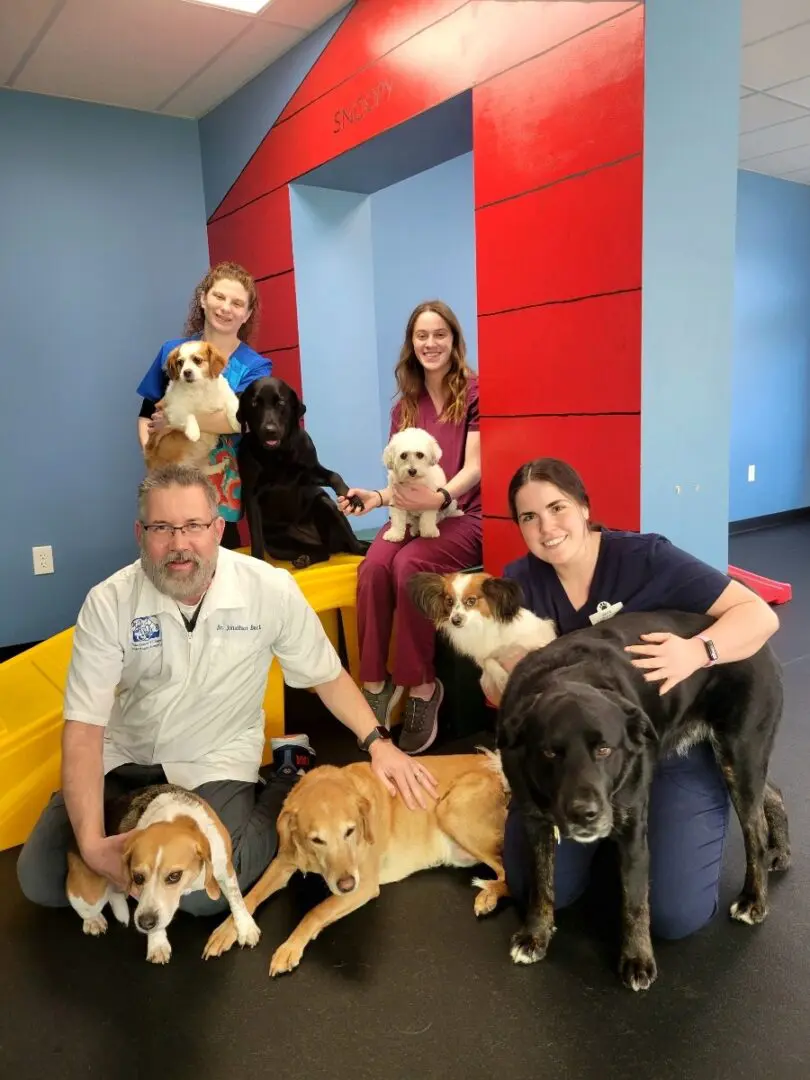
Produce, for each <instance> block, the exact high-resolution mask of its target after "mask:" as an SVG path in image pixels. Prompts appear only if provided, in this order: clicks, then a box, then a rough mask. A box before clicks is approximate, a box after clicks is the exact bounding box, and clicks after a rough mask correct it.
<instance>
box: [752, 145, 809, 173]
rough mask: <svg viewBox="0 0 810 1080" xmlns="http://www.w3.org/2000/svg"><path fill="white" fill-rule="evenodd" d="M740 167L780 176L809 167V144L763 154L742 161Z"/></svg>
mask: <svg viewBox="0 0 810 1080" xmlns="http://www.w3.org/2000/svg"><path fill="white" fill-rule="evenodd" d="M741 167H742V168H743V169H751V170H752V171H753V172H767V173H770V175H772V176H782V175H784V173H787V172H795V171H796V170H797V169H810V146H797V147H794V148H793V149H791V150H782V151H780V152H779V153H777V154H763V155H762V156H761V157H756V158H751V159H750V160H747V161H743V162H742V164H741Z"/></svg>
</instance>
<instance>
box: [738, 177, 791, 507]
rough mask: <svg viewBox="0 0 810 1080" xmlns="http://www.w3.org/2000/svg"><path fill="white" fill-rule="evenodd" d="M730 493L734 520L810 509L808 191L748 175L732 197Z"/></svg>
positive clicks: (741, 179)
mask: <svg viewBox="0 0 810 1080" xmlns="http://www.w3.org/2000/svg"><path fill="white" fill-rule="evenodd" d="M749 465H755V466H756V479H755V480H754V482H753V483H749V482H748V466H749ZM730 496H731V502H730V511H729V512H730V517H731V520H732V521H740V520H743V519H745V518H750V517H758V516H759V515H761V514H776V513H780V512H781V511H783V510H795V509H797V508H799V507H805V506H810V187H806V186H805V185H803V184H792V183H789V182H788V181H787V180H777V179H775V178H773V177H770V176H760V175H758V174H757V173H751V172H740V174H739V183H738V197H737V263H736V294H735V304H734V368H733V381H732V412H731V461H730Z"/></svg>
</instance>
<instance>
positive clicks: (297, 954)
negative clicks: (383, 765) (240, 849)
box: [203, 751, 509, 976]
mask: <svg viewBox="0 0 810 1080" xmlns="http://www.w3.org/2000/svg"><path fill="white" fill-rule="evenodd" d="M428 767H429V768H430V771H431V772H432V773H433V775H434V776H435V777H436V780H437V783H438V792H437V799H436V802H435V803H434V804H432V805H430V806H429V807H428V809H426V810H409V809H408V808H407V807H406V805H405V803H404V802H403V800H402V799H401V798H393V799H392V798H391V796H390V795H389V794H388V791H387V789H386V788H385V786H384V784H383V782H382V781H381V780H380V779H378V778H377V777H376V776H375V775H374V773H373V772H372V771H371V766H370V764H369V763H368V762H358V763H356V764H353V765H347V766H345V767H344V768H336V767H335V766H332V765H322V766H320V767H319V768H317V769H313V770H312V771H311V772H309V773H307V774H306V775H305V776H303V777H301V779H300V780H299V781H298V783H297V784H296V785H295V787H294V788H293V789H292V791H291V792H290V793H289V795H288V796H287V798H286V799H285V800H284V805H283V807H282V809H281V813H280V815H279V818H278V836H279V847H278V853H277V855H276V857H275V859H274V860H273V861H272V862H271V863H270V865H269V867H268V868H267V870H265V872H264V874H263V875H262V876H261V877H260V878H259V880H258V882H257V883H256V884H255V885H254V886H253V888H252V889H251V890H250V892H249V893H248V894H247V896H246V897H245V906H246V908H247V910H248V911H249V912H251V913H253V912H254V911H255V910H256V908H257V907H258V906H259V904H261V903H262V902H263V901H264V900H266V899H267V898H268V896H270V895H271V894H272V893H274V892H278V891H279V890H280V889H283V888H284V887H285V885H286V884H287V882H288V881H289V880H290V878H291V877H292V876H293V874H294V873H295V871H296V870H300V871H301V872H302V873H305V874H306V873H313V874H320V875H321V876H322V877H323V879H324V880H325V882H326V884H327V886H328V887H329V891H330V893H331V894H332V895H331V896H330V897H328V898H327V899H326V900H324V901H323V903H321V904H318V905H317V906H316V907H315V908H313V909H312V911H310V912H309V913H308V914H307V915H305V916H304V918H303V919H302V920H301V922H300V923H299V924H298V926H297V927H296V928H295V930H293V932H292V934H291V935H290V937H289V938H288V939H287V941H285V942H284V944H283V945H281V946H279V948H278V949H276V951H275V953H274V954H273V959H272V961H271V964H270V974H271V975H272V976H275V975H280V974H282V973H283V972H287V971H292V970H293V968H296V967H297V966H298V964H299V963H300V961H301V956H302V955H303V952H304V949H305V948H306V946H307V945H308V943H309V942H310V941H312V940H313V939H314V938H316V937H317V936H318V934H319V933H320V932H321V930H323V929H324V927H326V926H329V924H330V923H333V922H336V921H337V920H338V919H342V918H343V917H344V916H345V915H349V914H350V913H351V912H352V911H356V910H357V909H358V908H360V907H362V906H363V905H364V904H366V903H368V901H369V900H373V899H374V898H375V897H376V896H378V895H379V892H380V886H381V885H386V884H388V883H389V882H392V881H401V880H402V879H403V878H406V877H409V876H410V875H411V874H414V873H416V872H417V871H418V870H428V869H430V868H431V867H434V866H475V865H477V864H478V863H484V864H485V865H486V866H488V867H489V868H490V869H491V870H493V871H494V872H495V874H496V877H495V878H494V879H492V878H489V879H486V880H484V879H481V878H474V879H473V886H475V887H476V888H477V889H478V890H479V891H478V893H477V894H476V897H475V903H474V911H475V914H476V915H488V914H489V913H490V912H491V911H494V910H495V908H496V906H497V904H498V901H499V900H500V899H501V898H502V897H505V896H508V895H509V892H508V889H507V885H506V876H505V873H504V867H503V862H502V850H503V834H504V828H505V824H506V801H507V785H506V781H505V779H504V776H503V773H502V771H501V768H500V757H499V755H497V754H492V753H490V752H488V751H487V752H485V753H483V754H456V755H445V756H443V757H440V756H436V757H431V758H429V759H428ZM238 940H239V924H238V922H237V921H236V920H235V919H234V918H229V919H226V920H225V922H223V923H222V924H221V925H220V926H219V927H217V929H216V930H215V931H214V932H213V934H212V935H211V936H210V938H209V939H208V942H207V944H206V946H205V949H204V951H203V956H204V957H205V959H206V960H207V959H209V958H210V957H213V956H220V955H221V954H222V953H223V952H226V951H227V950H228V949H230V948H231V946H232V945H233V944H234V942H235V941H238Z"/></svg>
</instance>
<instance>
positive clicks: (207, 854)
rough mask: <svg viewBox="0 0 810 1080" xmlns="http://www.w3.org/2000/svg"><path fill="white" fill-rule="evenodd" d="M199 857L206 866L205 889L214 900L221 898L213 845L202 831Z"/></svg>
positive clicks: (199, 840)
mask: <svg viewBox="0 0 810 1080" xmlns="http://www.w3.org/2000/svg"><path fill="white" fill-rule="evenodd" d="M197 858H198V859H199V860H200V862H201V863H202V864H203V866H204V867H205V891H206V892H207V893H208V895H209V897H210V898H211V899H212V900H219V898H220V896H221V895H222V890H221V889H220V887H219V882H218V881H217V879H216V878H215V877H214V866H213V863H212V862H211V845H210V844H209V843H208V837H207V836H206V835H205V834H204V833H203V832H202V831H201V832H200V833H199V836H198V837H197Z"/></svg>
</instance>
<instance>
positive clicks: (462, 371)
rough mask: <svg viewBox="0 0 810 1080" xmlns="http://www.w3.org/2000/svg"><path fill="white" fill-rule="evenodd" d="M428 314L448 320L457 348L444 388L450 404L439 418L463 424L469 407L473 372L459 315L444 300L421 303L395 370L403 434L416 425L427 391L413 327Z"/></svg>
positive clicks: (412, 317)
mask: <svg viewBox="0 0 810 1080" xmlns="http://www.w3.org/2000/svg"><path fill="white" fill-rule="evenodd" d="M426 311H432V312H433V314H434V315H438V316H439V318H441V319H444V321H445V322H446V323H447V325H448V326H449V327H450V331H451V333H452V335H453V347H452V349H451V350H450V369H449V370H448V372H447V374H446V375H445V377H444V380H443V383H442V388H443V389H444V391H445V394H446V398H447V404H446V405H445V407H444V409H443V410H442V414H441V416H440V417H439V419H440V420H441V421H443V422H444V421H448V422H449V423H451V424H459V423H461V420H462V419H463V417H464V410H465V408H466V406H467V384H468V383H469V380H470V376H471V375H472V374H473V372H472V371H471V370H470V368H469V367H467V344H466V342H465V341H464V334H463V333H462V331H461V323H460V322H459V321H458V319H457V318H456V315H455V312H453V311H452V309H451V308H449V307H448V306H447V304H445V303H444V301H442V300H426V301H425V302H424V303H422V304H418V305H417V306H416V307H415V308H414V309H413V311H412V312H411V317H410V318H409V319H408V323H407V326H406V327H405V340H404V341H403V343H402V348H401V349H400V352H399V362H398V363H397V366H396V368H395V369H394V376H395V377H396V380H397V390H398V392H399V429H400V431H402V430H404V429H405V428H408V427H413V426H414V425H415V424H416V417H417V415H418V412H419V397H420V395H421V393H422V391H423V390H424V389H425V371H424V368H423V367H422V365H421V364H420V363H419V361H418V360H417V358H416V353H415V352H414V348H413V328H414V326H415V325H416V320H417V319H418V318H419V316H420V315H422V314H424V312H426Z"/></svg>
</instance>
